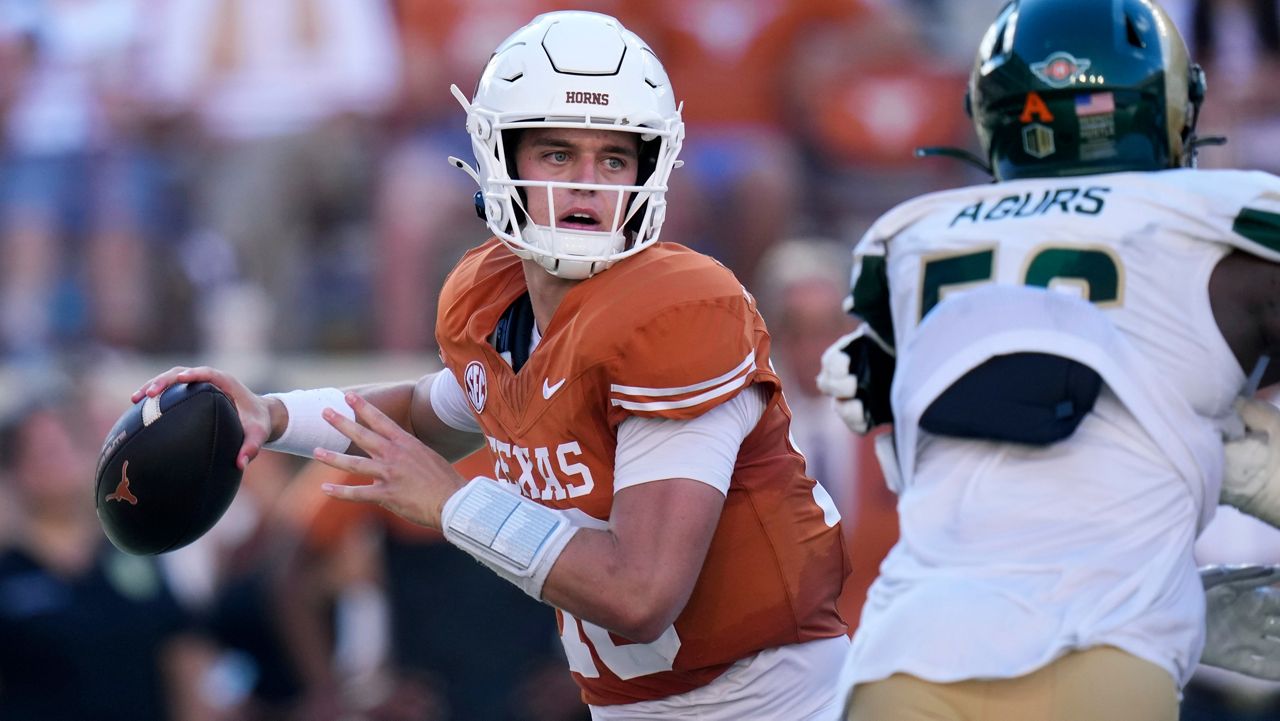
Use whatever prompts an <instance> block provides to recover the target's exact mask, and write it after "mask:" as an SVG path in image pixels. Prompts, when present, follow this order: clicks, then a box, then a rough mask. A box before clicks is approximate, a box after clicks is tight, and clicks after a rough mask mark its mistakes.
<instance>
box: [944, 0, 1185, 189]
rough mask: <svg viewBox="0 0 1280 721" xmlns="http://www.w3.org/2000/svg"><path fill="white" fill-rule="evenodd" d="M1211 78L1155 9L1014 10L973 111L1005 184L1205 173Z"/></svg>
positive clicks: (977, 85) (1138, 2)
mask: <svg viewBox="0 0 1280 721" xmlns="http://www.w3.org/2000/svg"><path fill="white" fill-rule="evenodd" d="M1204 92H1205V81H1204V73H1203V72H1202V71H1201V70H1200V67H1199V66H1198V65H1194V64H1192V63H1191V62H1190V61H1189V59H1188V57H1187V47H1186V44H1185V43H1184V42H1183V39H1182V36H1181V35H1180V34H1179V33H1178V30H1177V28H1176V27H1174V25H1173V22H1172V21H1171V20H1170V19H1169V16H1168V15H1167V14H1166V13H1165V11H1164V10H1162V9H1161V8H1160V6H1159V5H1157V4H1156V3H1155V2H1154V1H1153V0H1012V1H1011V2H1010V3H1009V4H1008V5H1006V6H1005V7H1004V9H1003V10H1002V11H1001V12H1000V14H999V16H998V17H997V18H996V20H995V22H994V23H993V24H992V25H991V27H990V28H989V29H988V30H987V32H986V35H985V36H984V37H983V39H982V44H981V46H980V47H979V49H978V56H977V59H976V61H975V62H974V67H973V72H972V74H971V75H970V79H969V93H968V96H967V98H966V107H967V108H968V110H969V112H970V114H971V115H972V116H973V123H974V127H975V128H976V130H977V133H978V140H979V142H980V143H981V145H982V150H983V153H984V154H985V155H986V159H987V161H988V162H989V163H990V165H991V169H992V172H993V174H994V175H995V176H996V179H997V180H1010V179H1015V178H1033V177H1053V176H1068V175H1086V174H1093V173H1111V172H1120V171H1148V170H1161V169H1165V168H1174V167H1180V166H1187V165H1192V164H1194V157H1195V151H1194V142H1193V139H1194V134H1195V124H1196V118H1197V116H1198V114H1199V108H1200V103H1201V102H1202V101H1203V99H1204Z"/></svg>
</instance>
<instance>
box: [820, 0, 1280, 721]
mask: <svg viewBox="0 0 1280 721" xmlns="http://www.w3.org/2000/svg"><path fill="white" fill-rule="evenodd" d="M1204 93H1205V81H1204V77H1203V74H1202V73H1201V71H1200V69H1199V68H1198V67H1197V66H1195V65H1192V64H1191V63H1190V62H1189V61H1188V58H1187V52H1186V48H1185V45H1184V44H1183V40H1182V38H1181V37H1180V36H1179V34H1178V32H1177V30H1176V29H1175V28H1174V26H1173V24H1172V22H1171V21H1170V20H1169V17H1168V16H1167V15H1166V14H1165V13H1164V12H1163V11H1162V10H1161V9H1160V8H1159V7H1158V6H1157V5H1155V4H1154V3H1153V2H1150V1H1149V0H1014V2H1011V3H1009V4H1008V5H1007V6H1006V7H1005V8H1004V10H1003V11H1002V12H1001V13H1000V15H999V16H998V18H997V19H996V21H995V23H994V24H993V25H992V26H991V28H990V30H988V32H987V34H986V36H985V37H984V38H983V40H982V43H981V47H980V49H979V52H978V56H977V60H976V63H975V65H974V68H973V72H972V76H971V79H970V85H969V93H968V98H967V99H968V106H969V108H970V110H971V113H972V116H973V119H974V125H975V127H976V129H977V132H978V137H979V140H980V143H981V146H982V149H983V152H984V154H985V162H986V163H989V166H990V170H991V171H992V173H993V175H994V176H995V178H996V180H997V181H998V182H997V183H995V184H991V185H982V186H976V187H970V188H963V189H960V190H954V191H948V192H942V193H936V194H932V195H927V196H924V197H921V198H918V199H916V200H913V201H910V202H908V203H905V204H903V205H902V206H900V207H898V208H896V209H894V210H892V211H890V212H889V213H888V214H886V215H885V216H884V217H882V218H881V219H880V220H879V221H877V222H876V223H875V224H874V225H873V227H872V228H871V229H870V230H869V231H868V232H867V234H866V235H865V236H864V237H863V239H862V240H861V241H860V243H859V244H858V246H857V248H856V250H855V256H856V266H855V271H854V285H853V290H852V294H851V300H850V305H851V309H852V312H853V313H855V314H857V315H858V316H859V317H860V318H862V319H863V320H864V321H865V325H864V326H863V327H862V328H861V329H860V331H859V333H858V335H857V337H856V338H846V339H842V341H841V342H839V343H838V344H837V346H834V347H833V349H832V350H830V351H828V354H827V363H826V365H827V366H828V367H829V368H830V369H831V370H830V372H827V373H826V375H827V377H826V378H825V381H824V382H825V384H826V385H827V387H828V389H829V390H830V391H831V392H832V393H833V394H834V395H837V396H839V397H841V398H845V399H849V398H852V399H853V400H845V401H843V402H842V403H841V404H840V408H841V412H842V414H843V415H845V417H846V420H847V421H849V422H850V424H851V426H853V427H855V429H856V430H861V431H865V430H866V429H867V428H868V426H870V425H874V424H876V423H881V422H887V421H889V420H892V421H893V423H894V434H893V435H892V436H886V439H887V442H886V443H885V444H884V446H882V448H881V449H880V450H881V451H883V452H882V453H881V457H882V463H883V464H884V465H885V466H886V470H887V473H886V475H888V476H890V483H891V485H892V486H893V488H894V490H895V491H897V492H898V494H899V504H898V508H899V513H900V518H901V527H902V536H901V541H900V542H899V543H898V544H897V546H895V547H894V549H893V550H892V551H891V552H890V554H889V556H888V558H887V560H886V561H885V563H884V565H883V566H882V568H881V576H880V578H879V579H878V580H877V581H876V583H875V584H874V585H873V587H872V589H871V591H870V593H869V597H868V601H867V604H866V605H865V606H864V610H863V616H862V619H861V623H860V626H859V629H858V632H857V634H856V635H855V637H854V647H853V649H852V652H851V655H850V663H849V666H848V670H849V674H850V675H849V679H848V680H849V681H850V682H851V683H853V684H856V686H855V687H854V691H853V694H852V698H851V704H850V709H849V718H851V719H856V720H857V721H866V720H871V719H874V720H875V721H905V720H908V719H910V720H915V719H926V718H927V719H955V720H959V719H966V720H976V719H997V718H999V719H1004V718H1017V719H1036V720H1037V721H1049V720H1061V721H1067V720H1069V719H1071V720H1074V719H1090V720H1091V721H1106V720H1108V719H1114V720H1116V721H1119V720H1124V721H1147V720H1150V721H1157V720H1160V721H1165V720H1168V721H1171V720H1172V719H1176V718H1177V715H1178V689H1179V687H1180V686H1181V685H1183V684H1184V683H1186V681H1187V679H1188V678H1189V677H1190V675H1191V672H1192V670H1193V668H1194V667H1195V665H1196V662H1197V659H1198V658H1199V657H1200V654H1201V648H1202V645H1203V644H1204V639H1205V631H1204V629H1205V600H1204V599H1205V594H1204V591H1203V589H1202V586H1201V581H1200V579H1199V578H1198V576H1197V573H1196V567H1195V564H1194V561H1193V558H1192V553H1191V550H1192V542H1193V541H1194V539H1195V537H1196V535H1197V533H1198V531H1199V530H1200V529H1201V528H1202V527H1203V526H1204V525H1205V523H1206V522H1207V521H1208V520H1209V519H1210V517H1211V516H1212V514H1213V511H1214V508H1215V507H1216V506H1217V503H1218V499H1219V491H1220V486H1221V484H1222V482H1223V474H1224V454H1223V437H1224V434H1226V433H1232V432H1239V430H1240V428H1239V422H1240V421H1239V417H1238V415H1237V414H1236V413H1235V412H1234V411H1233V403H1234V402H1235V400H1236V398H1237V397H1238V396H1240V395H1241V393H1242V391H1244V390H1245V389H1246V388H1247V387H1249V386H1250V384H1249V383H1248V382H1247V379H1248V377H1249V375H1250V374H1251V373H1252V372H1254V369H1255V368H1259V370H1258V371H1257V373H1256V378H1255V381H1254V383H1253V384H1252V385H1253V387H1256V383H1257V381H1258V380H1261V382H1263V383H1267V382H1271V381H1273V380H1276V379H1277V378H1280V375H1278V374H1277V373H1276V369H1275V368H1274V367H1273V368H1272V369H1271V370H1270V371H1269V372H1266V373H1265V374H1264V373H1263V372H1262V370H1261V369H1260V363H1259V361H1260V359H1264V358H1265V357H1266V356H1267V355H1269V354H1272V353H1275V352H1276V351H1278V350H1280V304H1278V303H1277V302H1276V299H1277V297H1280V296H1278V295H1277V291H1278V290H1280V180H1277V179H1276V178H1275V177H1272V176H1270V175H1266V174H1263V173H1256V172H1238V171H1202V170H1193V169H1189V168H1187V167H1185V166H1190V165H1193V164H1194V163H1193V161H1194V158H1195V153H1196V144H1197V139H1196V136H1195V126H1196V117H1197V114H1198V112H1199V108H1200V105H1201V101H1202V99H1203V97H1204ZM851 358H852V361H853V362H852V364H850V359H851ZM895 362H896V368H895ZM850 371H851V374H850ZM890 374H891V375H892V385H891V386H890V385H889V383H890V380H889V378H888V376H889V375H890ZM877 376H878V377H877ZM839 386H843V388H840V387H839ZM890 416H891V417H890ZM1233 426H1235V427H1234V428H1233ZM1237 465H1239V464H1237ZM1261 465H1265V464H1259V463H1253V464H1252V465H1251V471H1250V473H1253V472H1255V471H1258V470H1259V468H1260V466H1261ZM1242 477H1243V476H1242V475H1241V472H1240V468H1235V469H1234V470H1233V469H1232V468H1228V477H1227V482H1228V484H1229V485H1231V486H1232V488H1234V489H1235V490H1234V491H1233V493H1231V494H1228V497H1229V498H1232V499H1233V500H1235V501H1236V502H1238V503H1239V504H1240V505H1242V506H1243V507H1245V508H1246V509H1247V510H1251V511H1252V512H1255V513H1258V512H1260V509H1259V508H1258V507H1257V506H1258V505H1259V504H1263V505H1265V504H1267V503H1272V504H1274V498H1272V499H1268V498H1266V494H1265V493H1258V492H1256V488H1255V487H1253V486H1247V484H1246V486H1247V487H1246V486H1242V485H1241V484H1240V482H1239V481H1240V479H1241V478H1242ZM1233 479H1234V480H1233ZM1274 512H1275V510H1274V506H1273V510H1272V513H1274ZM1263 515H1265V512H1263ZM1237 610H1238V609H1237ZM1272 645H1273V646H1274V644H1272Z"/></svg>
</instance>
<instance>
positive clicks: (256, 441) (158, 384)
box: [129, 366, 287, 470]
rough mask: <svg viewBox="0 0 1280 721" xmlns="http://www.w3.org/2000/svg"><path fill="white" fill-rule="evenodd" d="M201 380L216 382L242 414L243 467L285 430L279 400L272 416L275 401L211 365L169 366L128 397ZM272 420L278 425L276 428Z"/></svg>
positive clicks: (137, 397)
mask: <svg viewBox="0 0 1280 721" xmlns="http://www.w3.org/2000/svg"><path fill="white" fill-rule="evenodd" d="M200 382H206V383H211V384H213V385H214V386H216V387H217V388H218V390H220V391H222V392H223V393H225V394H226V395H227V397H228V398H230V399H231V402H232V403H234V404H235V407H236V413H238V414H239V416H240V425H241V426H242V427H243V428H244V444H243V445H241V446H240V453H239V455H237V456H236V465H237V466H239V467H240V469H241V470H244V467H245V466H247V465H249V461H251V460H253V459H254V458H255V457H256V456H257V455H258V453H259V451H261V450H262V444H263V443H266V442H267V441H269V440H272V439H274V438H276V437H277V436H279V435H280V433H282V432H283V431H284V423H285V421H286V420H287V415H286V412H285V411H284V406H283V405H281V404H279V401H275V403H276V404H277V405H279V408H277V409H276V411H277V412H276V413H275V414H274V417H273V414H272V401H270V400H269V399H267V398H264V397H262V396H260V395H257V394H256V393H254V392H253V391H251V390H249V387H248V386H246V385H245V384H244V383H241V382H240V381H239V380H238V379H237V378H236V377H235V376H233V375H231V374H229V373H226V372H224V371H220V370H218V369H216V368H210V367H209V366H199V367H197V368H187V367H185V366H175V367H173V368H170V369H169V370H167V371H165V372H163V373H161V374H160V375H158V376H156V377H154V378H152V379H151V380H149V381H147V382H146V383H143V384H142V387H141V388H139V389H138V390H136V391H134V392H133V395H132V396H130V398H129V400H130V401H131V402H133V403H137V402H138V401H140V400H142V399H143V398H144V397H151V398H155V397H156V396H159V395H160V394H161V393H164V389H165V388H168V387H169V386H171V385H173V384H175V383H200ZM273 423H275V424H277V425H278V426H279V427H278V428H273V427H272V424H273Z"/></svg>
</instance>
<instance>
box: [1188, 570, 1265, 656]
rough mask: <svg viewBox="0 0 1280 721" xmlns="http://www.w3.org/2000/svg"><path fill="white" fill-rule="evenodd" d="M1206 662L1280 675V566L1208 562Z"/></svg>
mask: <svg viewBox="0 0 1280 721" xmlns="http://www.w3.org/2000/svg"><path fill="white" fill-rule="evenodd" d="M1200 580H1201V581H1202V582H1203V583H1204V588H1205V594H1204V595H1205V606H1206V614H1205V642H1204V653H1203V654H1201V656H1200V663H1203V664H1205V665H1207V666H1215V667H1217V668H1225V669H1227V670H1229V671H1236V672H1239V673H1243V674H1246V675H1249V676H1253V677H1254V678H1262V679H1268V680H1271V681H1280V588H1277V587H1276V586H1275V585H1273V584H1275V583H1276V582H1277V581H1280V566H1253V565H1246V566H1206V567H1204V568H1201V569H1200Z"/></svg>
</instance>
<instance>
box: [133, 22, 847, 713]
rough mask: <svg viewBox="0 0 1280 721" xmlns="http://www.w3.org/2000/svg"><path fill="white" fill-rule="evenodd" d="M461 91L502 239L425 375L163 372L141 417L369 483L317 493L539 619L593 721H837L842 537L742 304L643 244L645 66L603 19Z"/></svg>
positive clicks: (662, 135) (511, 50) (699, 272)
mask: <svg viewBox="0 0 1280 721" xmlns="http://www.w3.org/2000/svg"><path fill="white" fill-rule="evenodd" d="M453 92H454V95H455V97H457V99H458V100H459V102H460V103H461V104H462V106H463V108H464V109H465V111H466V129H467V132H468V133H469V134H470V137H471V141H472V147H473V150H474V154H475V161H476V165H475V166H474V167H473V166H471V165H470V164H468V163H466V162H464V161H462V160H458V159H450V160H451V162H452V163H453V164H454V165H456V166H457V167H459V168H461V169H463V170H464V171H466V172H467V173H469V174H470V175H471V176H472V177H473V178H474V179H475V180H476V181H477V183H478V184H479V186H480V191H479V192H478V193H477V194H476V205H477V209H478V211H479V212H480V213H481V215H482V216H483V217H484V219H485V221H486V223H487V225H488V227H489V229H490V230H491V231H492V233H493V234H494V237H493V238H491V239H490V240H489V241H487V242H485V243H483V244H481V245H480V246H479V247H477V248H475V249H474V250H472V251H471V252H469V253H468V254H467V255H466V256H465V257H464V258H463V259H462V260H461V261H460V262H459V263H458V265H457V267H456V268H454V270H453V272H452V273H451V274H450V276H449V278H448V280H447V281H446V283H445V286H444V289H443V290H442V292H441V296H440V304H439V307H440V310H439V318H438V322H437V339H438V341H439V345H440V348H441V357H442V359H443V361H444V364H445V369H444V370H443V371H441V372H439V373H435V374H431V375H428V376H425V377H423V378H422V379H419V380H417V381H415V382H406V383H401V384H389V385H378V386H362V387H360V388H356V389H349V390H347V391H346V392H343V391H339V390H337V389H314V390H304V391H294V392H292V393H287V394H281V395H273V396H265V397H264V396H258V395H255V394H253V393H252V392H251V391H249V390H248V389H247V388H245V387H244V386H243V385H242V384H240V383H239V382H238V381H236V380H235V379H233V378H231V377H229V376H227V375H226V374H225V373H222V372H220V371H216V370H212V369H208V368H199V369H182V368H179V369H173V370H171V371H169V372H167V373H165V374H162V375H160V376H158V377H157V378H156V379H154V380H153V381H152V382H150V383H149V384H148V386H146V387H144V388H143V389H141V390H140V391H139V392H138V394H137V395H136V396H135V400H137V399H138V398H141V397H142V394H144V393H149V394H154V393H157V392H159V389H160V388H162V387H164V386H165V385H168V384H169V383H172V382H175V381H176V382H183V381H190V380H196V379H204V380H209V381H211V382H214V383H215V384H217V385H219V386H220V387H222V388H223V389H224V390H226V391H227V392H228V393H229V394H230V395H231V396H232V397H233V398H234V399H235V401H236V403H237V406H238V408H239V410H240V413H241V416H242V421H243V424H244V427H245V433H246V441H245V448H244V459H243V460H244V462H246V463H247V462H248V460H249V458H251V457H252V456H253V455H254V454H256V453H257V452H258V450H259V448H260V447H262V444H264V443H265V444H266V447H267V448H268V449H272V450H281V451H285V452H293V453H298V454H303V455H314V457H315V458H317V459H319V460H320V461H323V462H325V463H328V464H330V465H332V466H335V467H337V468H340V469H343V470H346V471H350V472H353V473H356V474H360V475H364V476H368V477H371V478H373V479H374V480H373V483H372V484H371V485H366V486H349V485H333V486H327V487H326V488H325V490H326V492H328V493H329V494H331V495H333V496H335V497H338V498H342V499H349V500H353V501H363V502H372V503H378V504H380V505H382V506H384V507H386V508H389V509H390V510H392V511H395V512H396V513H398V514H400V515H402V516H404V517H406V518H408V519H410V520H413V521H416V522H418V523H421V524H423V525H426V526H429V527H432V528H438V529H441V530H442V531H443V532H444V535H445V538H446V539H447V540H449V541H450V542H452V543H454V544H456V545H457V546H458V547H460V548H462V549H463V550H465V551H467V552H468V553H470V554H472V555H473V556H474V557H475V558H476V559H477V560H478V561H479V562H480V563H483V564H485V565H486V566H488V567H490V568H491V569H492V570H493V571H494V572H495V573H497V574H499V575H500V576H502V577H503V578H505V579H507V580H509V581H510V582H512V583H514V584H516V585H518V586H519V587H520V588H521V589H523V590H524V591H526V592H527V593H528V594H530V595H531V596H533V597H534V598H537V599H540V600H543V601H545V602H546V603H548V604H549V605H551V606H554V607H555V609H556V613H557V619H558V622H559V628H560V630H561V638H562V640H563V643H564V650H565V655H566V657H567V660H568V664H569V668H570V670H571V672H572V673H573V676H574V678H575V679H576V680H577V681H578V683H579V684H580V686H581V688H582V695H583V699H584V700H585V701H586V702H587V703H588V704H589V705H590V706H591V709H592V715H593V717H594V718H597V719H622V718H625V719H644V718H653V719H659V718H664V719H665V718H699V719H723V720H724V721H728V720H730V719H745V718H752V719H788V720H792V719H819V718H831V717H833V716H834V715H836V714H838V712H839V708H840V705H841V703H842V701H843V699H842V695H841V694H840V693H839V692H838V684H837V677H838V674H839V672H840V668H841V666H842V664H843V661H844V658H845V656H846V655H847V652H848V648H849V641H848V638H847V635H846V634H847V628H848V627H847V625H846V623H845V622H844V620H843V619H842V618H841V617H840V615H839V613H838V612H837V610H836V602H837V599H838V597H839V595H840V593H841V589H842V585H843V580H844V578H845V576H846V575H847V574H848V564H847V560H846V558H847V557H846V554H845V550H844V547H843V541H842V540H841V533H840V529H839V516H838V514H837V513H836V512H835V508H834V505H833V504H832V503H831V499H830V498H829V497H828V496H827V495H826V494H825V492H824V491H823V490H822V487H821V486H820V485H818V484H817V483H815V482H814V480H813V479H810V478H807V477H806V476H805V475H804V459H803V457H802V456H801V455H800V454H799V452H798V451H797V450H796V449H795V448H794V447H793V446H792V444H791V443H790V441H789V432H788V426H789V422H790V411H789V410H788V408H787V406H786V403H785V401H784V400H783V397H782V392H781V387H780V382H779V380H778V377H777V376H776V375H775V374H774V373H773V371H772V369H771V368H770V363H769V342H770V341H769V334H768V332H767V330H766V329H765V325H764V322H763V320H762V319H761V317H760V315H759V313H758V312H757V310H756V303H755V300H754V298H753V297H752V296H751V295H750V294H749V293H747V292H746V290H745V289H744V288H743V287H742V285H741V284H739V283H738V281H737V280H736V279H735V278H734V277H733V275H732V274H731V273H730V272H729V271H728V270H726V269H725V268H723V267H722V266H721V265H719V264H718V263H716V262H715V261H713V260H711V259H710V258H707V257H705V256H702V255H699V254H697V253H694V252H692V251H690V250H688V249H686V248H684V247H683V246H680V245H675V244H669V243H658V236H659V231H660V229H661V227H662V223H663V218H664V216H665V214H666V203H667V199H666V187H667V180H668V177H669V175H670V173H671V172H672V170H673V169H675V168H676V167H677V166H678V161H677V156H678V154H679V151H680V146H681V141H682V138H683V125H682V123H681V120H680V113H679V107H678V105H677V104H676V102H675V99H674V96H673V95H672V89H671V86H670V83H669V81H668V78H667V75H666V73H665V72H664V71H663V68H662V64H661V63H660V62H659V60H658V58H657V57H656V56H655V55H654V54H653V52H652V51H651V50H650V49H649V48H648V46H646V45H645V44H644V42H643V41H642V40H640V38H638V37H637V36H636V35H634V34H632V33H631V32H629V31H627V30H626V29H625V28H623V27H622V26H621V25H620V24H619V23H618V22H617V21H616V20H615V19H613V18H611V17H608V16H604V15H598V14H594V13H585V12H557V13H549V14H546V15H540V16H538V17H537V18H535V19H534V21H533V22H532V23H531V24H529V25H528V26H526V27H524V28H522V29H521V30H519V31H517V32H516V33H515V34H514V35H512V36H511V37H510V38H509V39H507V40H506V41H505V42H504V43H503V44H502V45H501V46H499V47H498V49H497V50H496V51H495V53H494V54H493V56H492V58H491V59H490V61H489V63H488V66H487V67H486V69H485V71H484V74H483V76H482V77H481V78H480V81H479V84H478V86H477V89H476V92H475V95H474V97H473V98H471V99H468V98H466V97H465V96H464V95H463V94H462V93H461V92H460V91H459V90H458V89H457V88H456V87H455V88H454V90H453ZM477 446H481V447H483V448H486V449H487V451H488V453H489V457H490V459H491V464H490V468H491V469H492V471H491V473H489V474H487V475H486V476H481V477H476V478H473V479H466V478H462V477H460V476H459V475H458V474H457V473H456V472H455V471H454V470H452V468H451V467H450V466H449V463H448V460H447V459H449V458H453V457H456V456H458V455H460V454H462V453H465V452H467V451H469V450H471V449H473V448H475V447H477ZM357 453H358V455H357ZM439 582H440V583H448V582H449V579H439Z"/></svg>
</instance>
